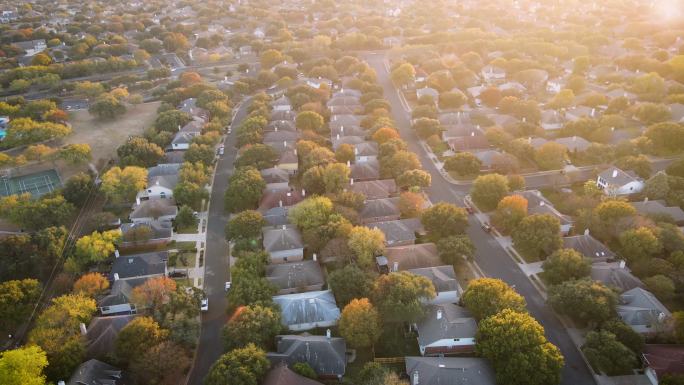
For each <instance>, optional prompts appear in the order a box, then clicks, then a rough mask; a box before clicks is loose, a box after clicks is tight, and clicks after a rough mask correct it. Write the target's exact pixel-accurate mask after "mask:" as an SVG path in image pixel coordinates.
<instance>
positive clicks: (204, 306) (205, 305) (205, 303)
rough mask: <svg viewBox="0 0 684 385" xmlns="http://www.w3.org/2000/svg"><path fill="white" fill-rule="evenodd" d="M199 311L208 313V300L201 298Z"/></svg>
mask: <svg viewBox="0 0 684 385" xmlns="http://www.w3.org/2000/svg"><path fill="white" fill-rule="evenodd" d="M200 310H202V311H209V298H202V304H201V305H200Z"/></svg>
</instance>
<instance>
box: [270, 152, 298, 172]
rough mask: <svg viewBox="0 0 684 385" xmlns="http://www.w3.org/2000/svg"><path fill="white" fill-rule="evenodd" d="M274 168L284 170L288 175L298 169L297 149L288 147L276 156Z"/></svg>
mask: <svg viewBox="0 0 684 385" xmlns="http://www.w3.org/2000/svg"><path fill="white" fill-rule="evenodd" d="M274 167H275V168H278V169H281V170H284V171H286V172H287V173H288V174H290V175H294V174H296V173H297V170H299V158H298V157H297V150H294V149H291V148H288V149H287V150H285V151H283V152H282V153H281V154H280V157H279V158H278V163H276V165H275V166H274Z"/></svg>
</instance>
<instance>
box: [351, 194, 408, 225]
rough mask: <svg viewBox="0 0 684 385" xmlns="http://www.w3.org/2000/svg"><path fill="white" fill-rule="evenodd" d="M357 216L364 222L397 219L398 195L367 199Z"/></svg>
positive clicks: (399, 214)
mask: <svg viewBox="0 0 684 385" xmlns="http://www.w3.org/2000/svg"><path fill="white" fill-rule="evenodd" d="M359 216H360V217H361V222H362V223H364V224H367V223H373V222H382V221H392V220H396V219H399V217H401V212H400V211H399V197H394V198H380V199H372V200H367V201H366V202H365V203H364V205H363V208H362V209H361V211H360V212H359Z"/></svg>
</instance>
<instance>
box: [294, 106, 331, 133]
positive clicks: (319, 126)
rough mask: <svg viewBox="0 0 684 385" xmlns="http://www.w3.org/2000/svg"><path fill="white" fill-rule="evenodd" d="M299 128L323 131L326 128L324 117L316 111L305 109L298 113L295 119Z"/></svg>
mask: <svg viewBox="0 0 684 385" xmlns="http://www.w3.org/2000/svg"><path fill="white" fill-rule="evenodd" d="M295 125H296V126H297V129H299V130H302V131H306V130H309V131H314V132H322V131H323V130H324V128H325V121H324V120H323V117H322V116H321V115H320V114H318V113H317V112H314V111H303V112H300V113H299V114H297V118H296V119H295Z"/></svg>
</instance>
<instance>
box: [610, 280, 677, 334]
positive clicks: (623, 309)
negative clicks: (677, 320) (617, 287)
mask: <svg viewBox="0 0 684 385" xmlns="http://www.w3.org/2000/svg"><path fill="white" fill-rule="evenodd" d="M617 313H618V315H619V316H620V318H622V320H623V321H624V322H625V323H626V324H627V325H629V326H630V327H631V328H632V329H634V331H636V332H637V333H640V334H645V335H652V334H655V333H658V332H661V331H664V330H666V329H667V328H668V325H667V323H668V320H669V318H670V317H671V316H672V314H671V313H670V311H669V310H667V308H666V307H665V305H663V304H662V303H661V302H660V301H659V300H658V298H656V297H655V295H653V293H651V292H650V291H648V290H644V289H642V288H640V287H635V288H634V289H631V290H627V291H626V292H624V293H622V294H621V295H620V304H619V305H618V306H617Z"/></svg>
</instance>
